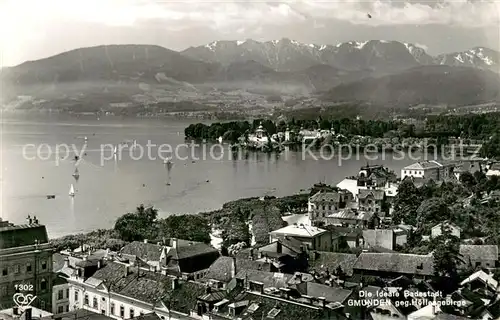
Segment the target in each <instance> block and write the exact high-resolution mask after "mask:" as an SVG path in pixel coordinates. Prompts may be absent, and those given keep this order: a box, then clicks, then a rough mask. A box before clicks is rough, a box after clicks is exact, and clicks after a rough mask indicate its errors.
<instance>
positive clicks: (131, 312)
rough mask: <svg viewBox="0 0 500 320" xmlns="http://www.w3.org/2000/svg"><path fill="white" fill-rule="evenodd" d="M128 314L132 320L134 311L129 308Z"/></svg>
mask: <svg viewBox="0 0 500 320" xmlns="http://www.w3.org/2000/svg"><path fill="white" fill-rule="evenodd" d="M129 313H130V318H133V317H134V309H132V308H130V310H129Z"/></svg>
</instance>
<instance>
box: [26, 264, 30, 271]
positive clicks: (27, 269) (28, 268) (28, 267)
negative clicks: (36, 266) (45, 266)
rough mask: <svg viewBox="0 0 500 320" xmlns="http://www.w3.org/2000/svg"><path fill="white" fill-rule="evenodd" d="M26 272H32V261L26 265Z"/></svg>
mask: <svg viewBox="0 0 500 320" xmlns="http://www.w3.org/2000/svg"><path fill="white" fill-rule="evenodd" d="M26 272H31V263H28V264H27V265H26Z"/></svg>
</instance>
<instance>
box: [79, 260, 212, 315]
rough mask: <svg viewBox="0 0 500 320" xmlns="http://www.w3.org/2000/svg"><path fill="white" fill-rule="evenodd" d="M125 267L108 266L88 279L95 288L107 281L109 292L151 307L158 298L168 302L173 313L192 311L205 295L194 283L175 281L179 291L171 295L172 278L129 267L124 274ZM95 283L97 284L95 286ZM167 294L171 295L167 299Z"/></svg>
mask: <svg viewBox="0 0 500 320" xmlns="http://www.w3.org/2000/svg"><path fill="white" fill-rule="evenodd" d="M125 270H126V269H125V265H123V264H119V263H116V262H110V263H109V264H108V265H106V266H105V267H104V268H101V269H99V270H98V271H97V272H96V273H95V274H94V275H93V276H92V277H91V278H89V279H87V281H86V282H89V280H94V282H93V283H94V285H97V284H98V283H99V282H102V281H104V280H106V282H107V285H108V287H111V292H115V293H118V294H121V295H124V296H127V297H130V298H133V299H136V300H139V301H143V302H145V303H149V304H153V303H155V302H156V301H157V300H158V299H159V298H160V297H164V299H167V300H169V302H168V303H170V304H171V307H172V309H173V310H175V311H179V312H184V313H187V312H189V310H191V309H192V308H194V307H195V303H196V298H197V297H198V296H200V295H202V294H204V293H205V286H204V285H202V284H197V283H193V282H185V281H181V280H178V287H177V288H176V289H175V290H174V291H173V292H172V289H173V287H172V282H173V278H172V277H170V276H167V275H162V274H160V273H154V272H150V271H144V270H140V272H139V273H138V270H137V268H134V267H130V268H129V272H130V273H129V274H128V275H126V273H125ZM95 280H98V281H97V282H95ZM169 294H170V295H169Z"/></svg>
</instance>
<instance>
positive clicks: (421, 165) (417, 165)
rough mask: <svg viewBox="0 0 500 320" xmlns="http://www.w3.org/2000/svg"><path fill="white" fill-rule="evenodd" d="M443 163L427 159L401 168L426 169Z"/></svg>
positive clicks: (440, 165)
mask: <svg viewBox="0 0 500 320" xmlns="http://www.w3.org/2000/svg"><path fill="white" fill-rule="evenodd" d="M442 166H443V165H442V164H441V163H439V162H437V161H434V160H429V161H419V162H416V163H414V164H411V165H409V166H406V167H404V168H403V170H427V169H434V168H440V167H442Z"/></svg>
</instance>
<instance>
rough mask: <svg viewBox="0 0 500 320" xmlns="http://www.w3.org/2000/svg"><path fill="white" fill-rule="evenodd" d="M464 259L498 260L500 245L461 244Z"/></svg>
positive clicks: (466, 260) (467, 260)
mask: <svg viewBox="0 0 500 320" xmlns="http://www.w3.org/2000/svg"><path fill="white" fill-rule="evenodd" d="M460 254H461V255H462V256H463V257H462V260H464V261H465V262H466V263H468V262H469V261H481V260H495V261H496V260H498V246H496V245H460Z"/></svg>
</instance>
